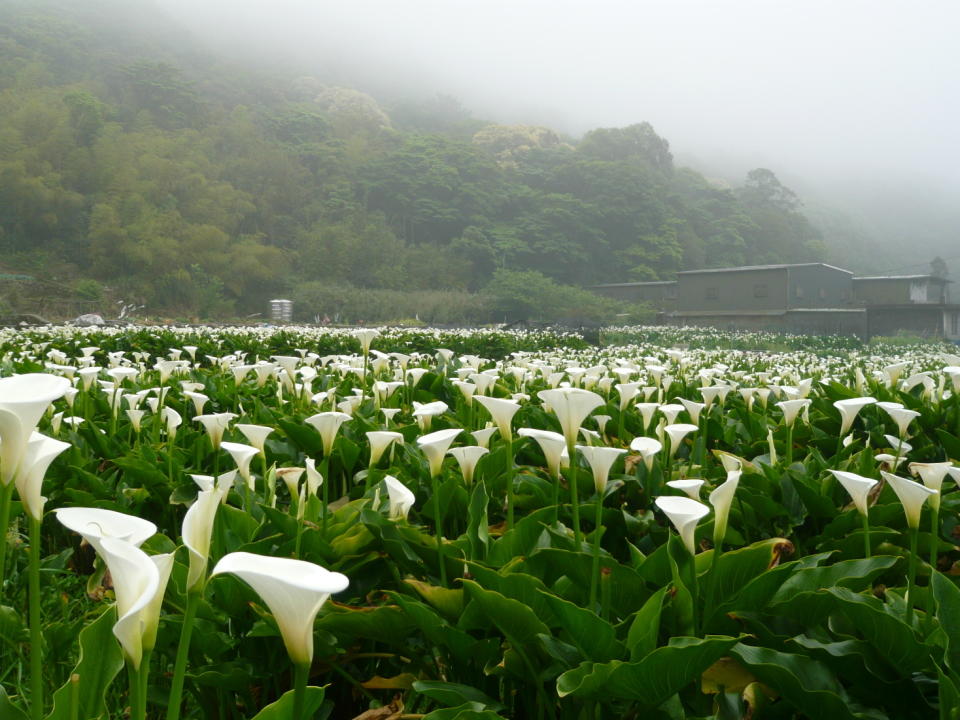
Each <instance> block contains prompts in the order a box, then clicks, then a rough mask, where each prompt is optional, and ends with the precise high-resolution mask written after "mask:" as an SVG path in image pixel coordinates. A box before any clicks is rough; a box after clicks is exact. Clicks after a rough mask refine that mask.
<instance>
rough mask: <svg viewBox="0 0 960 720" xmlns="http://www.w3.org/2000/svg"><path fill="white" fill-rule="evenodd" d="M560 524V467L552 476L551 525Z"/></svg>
mask: <svg viewBox="0 0 960 720" xmlns="http://www.w3.org/2000/svg"><path fill="white" fill-rule="evenodd" d="M558 522H560V467H559V465H558V466H557V472H556V474H555V475H554V476H553V523H552V524H553V525H556V524H557V523H558Z"/></svg>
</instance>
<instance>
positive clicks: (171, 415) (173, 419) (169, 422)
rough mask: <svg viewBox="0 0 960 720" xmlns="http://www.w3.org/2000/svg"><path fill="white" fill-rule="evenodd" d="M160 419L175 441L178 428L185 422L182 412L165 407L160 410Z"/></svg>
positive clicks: (170, 437) (168, 434) (171, 439)
mask: <svg viewBox="0 0 960 720" xmlns="http://www.w3.org/2000/svg"><path fill="white" fill-rule="evenodd" d="M152 399H153V398H152ZM160 419H161V420H162V421H163V425H164V428H165V429H166V431H167V437H168V438H169V439H170V441H171V442H173V440H174V439H175V438H176V437H177V428H178V427H180V425H181V424H182V423H183V418H182V417H180V413H178V412H177V411H176V410H174V409H173V408H168V407H165V408H163V409H162V410H161V411H160Z"/></svg>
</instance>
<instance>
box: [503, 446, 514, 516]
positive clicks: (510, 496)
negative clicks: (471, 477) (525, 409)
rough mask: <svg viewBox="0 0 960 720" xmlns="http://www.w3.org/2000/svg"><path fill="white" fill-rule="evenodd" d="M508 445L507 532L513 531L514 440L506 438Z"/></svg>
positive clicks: (505, 471) (505, 476) (505, 470)
mask: <svg viewBox="0 0 960 720" xmlns="http://www.w3.org/2000/svg"><path fill="white" fill-rule="evenodd" d="M504 440H505V441H506V443H507V455H506V461H505V462H504V465H505V467H504V478H505V479H506V483H507V530H512V529H513V438H512V437H510V436H509V435H508V436H507V437H506V438H504Z"/></svg>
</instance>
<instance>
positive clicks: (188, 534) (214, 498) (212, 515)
mask: <svg viewBox="0 0 960 720" xmlns="http://www.w3.org/2000/svg"><path fill="white" fill-rule="evenodd" d="M221 498H222V492H221V491H220V490H218V489H213V490H203V491H201V492H200V493H199V494H198V495H197V499H196V501H195V502H194V503H193V505H191V506H190V509H189V510H187V514H186V515H185V516H184V518H183V530H182V535H183V544H184V545H186V547H187V551H188V553H189V554H190V568H189V571H188V573H187V592H188V593H192V592H199V591H200V590H201V589H202V588H203V582H204V579H205V578H204V576H205V574H206V570H207V563H208V562H209V559H210V538H211V536H212V535H213V521H214V520H215V519H216V516H217V508H218V507H220V500H221Z"/></svg>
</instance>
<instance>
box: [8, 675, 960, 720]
mask: <svg viewBox="0 0 960 720" xmlns="http://www.w3.org/2000/svg"><path fill="white" fill-rule="evenodd" d="M939 679H940V682H939V683H938V687H939V690H940V720H960V690H958V689H957V683H956V682H954V679H953V677H951V676H948V675H944V674H943V673H940V674H939ZM2 707H3V706H2V704H0V708H2Z"/></svg>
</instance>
